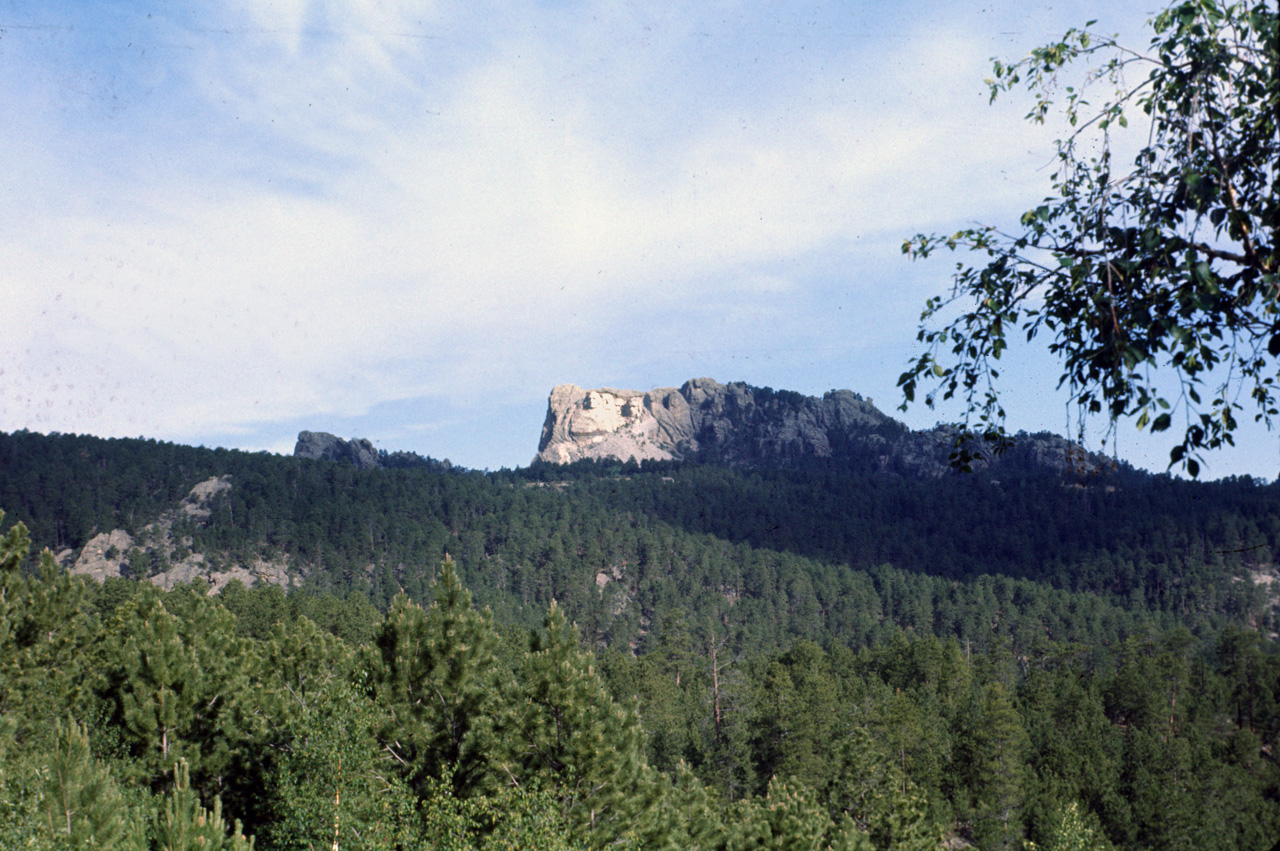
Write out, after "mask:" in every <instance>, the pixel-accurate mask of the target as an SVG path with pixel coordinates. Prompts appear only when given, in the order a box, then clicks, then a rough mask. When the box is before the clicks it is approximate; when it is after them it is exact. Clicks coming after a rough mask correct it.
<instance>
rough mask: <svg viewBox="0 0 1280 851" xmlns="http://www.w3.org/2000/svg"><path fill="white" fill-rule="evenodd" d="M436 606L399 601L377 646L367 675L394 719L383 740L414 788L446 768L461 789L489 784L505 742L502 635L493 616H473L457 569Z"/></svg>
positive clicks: (449, 566)
mask: <svg viewBox="0 0 1280 851" xmlns="http://www.w3.org/2000/svg"><path fill="white" fill-rule="evenodd" d="M434 593H435V600H434V601H433V602H432V604H431V607H430V608H429V609H427V610H426V611H424V610H423V609H422V607H421V606H418V605H417V604H416V603H414V602H412V601H411V600H410V599H409V598H408V597H407V596H406V595H403V594H401V595H399V596H397V597H396V599H395V601H394V602H393V603H392V606H391V611H390V612H388V613H387V617H386V618H385V619H384V620H383V622H382V625H381V627H380V628H379V631H378V634H377V636H376V638H375V640H374V648H375V649H374V653H373V655H372V656H371V658H370V659H369V663H368V670H369V672H370V674H371V677H372V685H373V687H374V689H375V691H376V693H377V695H378V699H379V702H380V704H381V705H382V706H383V707H384V708H385V710H386V711H387V713H388V714H389V720H388V721H387V723H386V724H385V725H384V729H383V731H382V733H381V738H382V740H383V742H384V744H385V746H386V748H387V750H388V752H389V753H391V754H392V755H393V757H394V758H395V760H396V762H397V763H398V764H399V766H400V770H401V773H402V774H403V775H404V776H405V777H406V779H408V780H409V782H410V783H411V784H412V785H413V786H414V788H422V787H423V784H424V783H425V780H426V778H428V777H435V778H439V777H441V776H443V775H444V772H445V769H446V767H448V769H449V771H450V772H451V776H452V778H453V783H454V786H455V789H456V791H457V792H459V793H460V794H463V795H465V794H468V793H470V792H471V791H474V790H478V789H480V788H483V787H484V786H486V785H488V784H489V782H490V781H491V780H492V778H491V777H489V775H488V772H489V771H490V762H491V760H492V759H493V756H494V753H495V751H496V750H498V748H499V746H500V743H499V742H498V741H496V740H495V738H494V736H493V722H494V717H495V715H496V713H497V711H498V708H499V705H500V700H499V697H500V695H499V668H498V665H497V657H496V655H495V652H494V651H495V645H496V642H497V637H496V634H495V633H494V631H493V627H492V625H491V623H490V619H489V616H488V613H487V612H486V613H483V614H482V613H480V612H477V611H475V609H474V608H473V607H472V605H471V595H470V594H469V593H468V592H467V591H466V589H464V588H463V587H462V584H461V582H459V580H458V576H457V573H456V572H455V571H454V567H453V563H452V562H450V561H447V560H446V561H445V563H444V564H443V565H441V568H440V576H439V578H438V579H437V581H436V583H435V588H434Z"/></svg>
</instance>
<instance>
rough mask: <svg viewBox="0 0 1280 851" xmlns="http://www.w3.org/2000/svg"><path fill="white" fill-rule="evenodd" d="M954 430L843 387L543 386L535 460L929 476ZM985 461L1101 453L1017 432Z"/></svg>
mask: <svg viewBox="0 0 1280 851" xmlns="http://www.w3.org/2000/svg"><path fill="white" fill-rule="evenodd" d="M957 435H958V432H957V431H956V429H954V428H951V427H945V426H943V427H938V428H935V429H930V430H926V431H912V430H910V429H908V428H907V427H906V426H905V425H904V424H902V423H901V422H899V421H897V420H895V419H893V418H892V417H890V416H888V415H886V414H884V413H883V412H881V411H880V410H879V409H877V408H876V407H875V405H873V404H872V403H871V402H869V401H868V400H866V399H864V398H863V397H862V396H860V395H858V394H857V393H854V392H852V391H849V390H832V391H829V392H827V393H825V394H823V395H822V396H821V397H820V398H819V397H814V396H804V395H802V394H800V393H795V392H791V391H786V390H781V391H775V390H772V389H770V388H768V387H764V388H761V387H752V386H751V385H748V384H743V383H731V384H721V383H719V382H717V381H714V380H712V379H710V378H697V379H693V380H691V381H686V382H685V383H684V384H683V385H682V386H680V387H679V388H675V387H663V388H659V389H656V390H650V391H648V392H644V391H638V390H618V389H615V388H610V387H605V388H599V389H595V390H586V389H583V388H581V387H578V386H577V385H574V384H562V385H560V386H558V387H556V388H554V389H553V390H552V391H551V396H550V398H549V400H548V403H547V417H546V421H545V422H544V424H543V427H542V436H541V439H540V440H539V443H538V455H537V458H536V459H535V460H538V461H544V462H548V463H552V464H569V463H572V462H574V461H578V460H582V459H605V458H614V459H618V460H621V461H627V460H630V459H635V460H636V461H647V460H696V461H701V462H706V463H718V464H727V465H730V466H770V467H804V468H827V469H831V470H833V471H838V472H844V473H869V472H880V473H893V474H899V475H906V476H922V477H929V476H939V475H943V474H945V473H947V472H948V471H949V469H950V467H949V465H948V456H949V455H950V454H951V453H952V452H953V451H954V450H955V448H956V437H957ZM988 463H990V462H988V461H987V460H985V459H984V460H979V462H978V465H979V466H986V465H987V464H988ZM995 463H998V464H999V465H1000V466H1006V465H1023V466H1028V467H1032V468H1034V469H1037V470H1046V471H1051V472H1055V473H1060V474H1070V473H1081V472H1085V473H1088V472H1094V471H1096V470H1098V469H1100V468H1101V467H1102V466H1103V465H1104V464H1105V463H1106V459H1102V458H1099V457H1097V456H1094V455H1091V454H1089V453H1086V452H1084V451H1083V450H1081V449H1080V448H1079V447H1077V446H1075V444H1072V443H1071V442H1070V441H1067V440H1065V439H1063V438H1061V437H1057V436H1056V435H1049V434H1039V435H1020V436H1019V439H1018V440H1017V441H1016V442H1015V445H1014V448H1013V450H1011V451H1010V452H1009V453H1008V454H1007V455H1004V456H1001V457H1000V458H999V459H997V460H996V462H995Z"/></svg>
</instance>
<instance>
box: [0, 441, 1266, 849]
mask: <svg viewBox="0 0 1280 851" xmlns="http://www.w3.org/2000/svg"><path fill="white" fill-rule="evenodd" d="M330 438H331V436H325V435H317V434H312V435H311V436H310V437H309V438H308V439H307V441H305V443H304V442H302V441H300V444H302V445H303V446H304V449H305V450H306V451H308V452H316V453H318V454H319V455H320V457H318V458H303V457H280V456H274V455H268V454H265V453H256V454H255V453H244V452H236V451H228V450H208V449H203V448H193V447H186V446H178V445H174V444H167V443H161V442H156V441H146V440H103V439H99V438H93V437H85V436H75V435H47V436H46V435H38V434H31V433H27V432H19V433H15V434H4V435H0V505H3V507H4V508H6V509H7V510H8V511H9V514H8V516H6V517H5V518H4V522H3V524H0V534H4V533H5V532H6V531H8V534H7V536H6V537H5V540H4V541H3V542H2V543H3V547H0V550H2V551H0V627H2V628H0V721H2V722H3V725H4V726H3V727H0V731H11V734H10V732H5V733H4V736H5V738H4V739H2V740H0V741H3V743H4V744H3V747H0V769H3V773H2V774H0V792H4V795H0V842H2V843H3V844H6V846H8V845H14V846H15V847H26V846H28V845H30V846H31V847H45V846H42V845H39V844H38V843H37V844H35V845H32V842H34V841H35V840H32V839H30V837H37V836H41V835H43V833H42V831H46V830H47V825H49V824H57V822H51V821H50V820H49V819H48V818H47V813H46V812H45V810H44V809H41V808H43V807H46V804H48V803H49V802H50V801H58V800H63V798H60V797H56V796H62V795H70V794H71V792H69V791H68V789H69V788H70V787H69V786H68V785H67V784H68V783H72V782H80V781H78V780H74V778H77V777H83V778H88V779H87V780H85V781H84V782H86V783H88V782H89V781H90V780H92V782H93V783H94V784H97V785H94V786H92V787H91V788H92V789H93V790H94V791H93V792H92V794H91V797H90V799H89V800H91V801H93V802H97V803H87V804H85V805H84V807H85V809H84V810H83V812H85V813H86V814H92V818H94V819H97V820H98V821H96V822H94V823H95V824H98V825H99V826H100V828H101V826H102V825H107V824H114V825H115V827H114V828H112V829H113V830H117V831H121V832H124V831H128V830H134V831H136V830H139V829H140V828H138V827H137V826H138V825H140V824H143V823H144V822H145V821H146V820H147V819H150V822H147V823H149V824H151V825H153V827H151V828H149V830H150V831H151V835H153V836H156V837H159V836H162V835H164V834H163V830H166V829H168V828H163V825H164V824H170V823H173V822H172V820H173V819H177V820H178V822H179V823H185V822H182V819H183V818H187V819H189V821H190V822H191V823H192V824H195V825H203V827H200V828H199V829H202V830H207V829H208V828H207V826H208V825H209V824H214V825H215V826H216V830H217V831H218V832H217V833H216V834H211V836H215V837H216V836H223V837H226V829H227V827H229V824H228V825H223V824H221V823H218V822H216V821H214V822H211V821H209V819H208V818H207V817H205V816H201V815H200V813H199V812H198V811H197V810H196V809H192V808H193V807H195V806H196V803H202V804H203V805H204V806H213V802H214V801H215V800H219V801H221V802H222V805H224V806H225V807H226V808H227V812H229V813H232V814H234V815H235V816H236V817H237V818H241V819H243V820H244V829H245V831H246V832H248V833H252V834H254V836H255V839H256V840H257V845H256V847H259V848H267V849H271V848H282V849H283V848H292V847H297V845H298V843H299V842H301V841H302V839H303V838H306V841H307V842H310V843H311V844H313V845H314V844H316V843H317V842H323V843H329V842H331V841H332V836H333V833H332V831H333V824H334V823H335V819H336V820H339V821H340V822H341V823H347V824H349V825H352V826H358V827H359V831H360V833H359V836H360V837H365V839H360V840H359V841H357V835H356V834H354V833H353V834H351V837H350V841H349V842H347V843H346V844H344V845H343V847H377V848H383V847H395V848H420V847H422V848H425V847H428V846H429V845H430V844H432V843H437V840H438V839H439V838H440V837H445V836H448V837H450V840H449V841H451V842H453V843H454V846H451V847H459V848H468V849H471V848H477V849H479V848H495V849H497V848H505V847H546V848H563V849H568V848H605V847H614V846H617V845H619V844H621V845H629V847H636V848H654V849H658V848H673V847H679V848H707V849H716V850H717V851H740V850H741V849H747V848H760V849H777V851H783V849H787V851H790V849H792V848H795V847H814V848H824V847H828V846H830V847H832V848H837V847H839V848H858V849H862V851H871V850H872V849H874V851H890V849H900V848H912V849H916V848H918V849H922V851H923V849H931V850H932V849H941V848H944V847H945V848H957V847H976V848H979V849H982V851H986V849H992V851H994V850H995V849H1004V848H1015V847H1021V843H1022V841H1023V840H1024V839H1032V840H1034V841H1036V842H1037V843H1040V844H1041V845H1042V846H1043V847H1050V848H1053V847H1063V846H1061V841H1065V840H1063V839H1062V837H1064V836H1066V837H1076V839H1079V838H1080V837H1085V838H1088V837H1092V839H1090V842H1091V843H1092V844H1091V845H1089V846H1087V847H1099V848H1108V847H1114V848H1120V849H1125V851H1130V849H1131V851H1141V850H1142V849H1161V851H1163V849H1169V851H1173V849H1182V848H1191V847H1194V848H1222V849H1229V850H1230V851H1236V849H1239V851H1244V849H1250V848H1255V847H1259V846H1260V844H1263V843H1265V842H1266V841H1270V840H1269V839H1268V837H1270V836H1271V835H1273V834H1274V833H1275V832H1277V831H1280V804H1278V803H1277V802H1278V801H1280V769H1277V766H1276V763H1275V761H1274V760H1273V759H1271V757H1270V754H1271V753H1273V752H1274V749H1275V747H1276V746H1278V745H1280V703H1278V702H1277V699H1276V695H1277V694H1280V657H1277V655H1276V654H1275V652H1274V651H1275V642H1274V641H1272V640H1271V633H1272V632H1273V630H1274V628H1275V626H1276V617H1275V613H1274V611H1273V609H1272V608H1271V603H1270V601H1269V600H1268V599H1267V597H1266V595H1265V593H1264V590H1265V588H1266V587H1267V585H1268V582H1267V580H1269V579H1271V578H1273V577H1274V576H1275V572H1274V567H1273V565H1272V548H1273V547H1274V546H1275V542H1276V537H1277V532H1278V530H1280V500H1277V499H1276V496H1277V490H1276V487H1275V486H1274V485H1261V484H1259V483H1256V482H1253V481H1251V480H1232V481H1225V482H1218V483H1189V482H1183V481H1178V480H1173V479H1170V478H1167V477H1159V476H1156V477H1152V476H1145V475H1140V474H1136V473H1133V472H1132V471H1127V470H1123V469H1121V470H1117V471H1114V472H1112V473H1109V474H1108V475H1106V476H1092V477H1086V478H1083V479H1081V478H1076V477H1068V478H1064V477H1063V476H1061V475H1059V474H1057V473H1055V472H1054V471H1052V470H1050V469H1045V468H1043V467H1036V466H1027V467H1017V466H1012V465H1011V466H1007V467H1005V468H1004V469H1003V470H1001V471H1000V472H999V475H998V476H997V475H996V474H995V473H994V472H993V471H992V470H990V469H988V470H986V471H984V472H980V473H976V474H970V475H943V476H937V477H915V476H906V475H901V474H897V473H888V474H886V473H885V472H882V471H881V472H874V473H869V474H863V475H851V474H841V473H837V472H833V471H832V470H830V469H812V468H797V467H785V466H769V465H762V466H755V467H750V466H741V465H736V466H735V465H725V464H707V463H698V462H696V461H676V460H668V461H656V462H652V461H647V462H645V463H644V464H639V463H636V462H635V461H629V462H622V461H619V460H617V459H616V458H607V459H603V460H583V461H578V462H576V463H573V464H568V465H560V464H549V463H536V464H534V465H532V466H531V467H529V468H526V469H521V470H502V471H497V472H491V473H480V472H476V471H468V470H463V469H459V468H454V467H450V466H448V465H447V464H445V463H443V462H434V461H432V460H431V459H425V458H419V457H418V456H411V457H410V456H407V455H405V456H401V457H398V458H395V459H386V458H380V457H379V458H370V457H368V456H362V455H361V454H360V453H359V452H356V451H353V447H352V444H355V447H354V448H355V449H356V450H358V449H360V448H361V447H362V444H361V442H360V441H350V442H348V441H339V440H338V439H337V438H333V439H332V440H331V439H330ZM337 443H342V444H345V448H344V447H343V446H338V445H337ZM366 448H367V447H366ZM326 452H331V453H332V454H333V455H335V456H336V457H338V458H340V459H343V460H325V453H326ZM362 459H363V460H362ZM369 461H376V463H365V462H369ZM358 462H359V463H360V464H361V465H360V466H357V463H358ZM14 520H21V521H23V522H24V523H26V524H28V525H29V526H30V527H31V533H32V537H33V539H34V541H35V544H36V546H37V547H39V546H44V545H47V546H49V547H51V548H52V549H53V550H54V551H55V552H56V554H57V558H58V561H60V562H61V564H62V565H64V566H65V567H68V568H71V569H72V570H73V571H76V572H78V573H81V574H83V576H84V577H85V578H86V579H89V580H90V581H87V582H80V581H76V579H75V577H72V576H69V575H68V574H66V573H65V572H59V570H58V569H57V568H55V566H54V563H53V558H52V556H51V557H50V558H49V559H48V560H46V562H45V563H43V564H40V565H37V564H35V563H34V562H33V559H31V558H26V559H24V558H22V556H21V551H22V550H24V549H25V547H24V546H23V544H22V541H21V536H20V535H18V531H17V530H16V529H10V528H9V524H10V523H11V522H12V521H14ZM286 588H287V589H288V593H287V594H286V593H285V589H286ZM161 589H166V590H161ZM211 589H212V590H213V591H216V592H217V593H216V594H214V593H210V590H211ZM467 589H469V592H468V590H467ZM402 592H403V593H402ZM472 600H474V601H475V604H476V605H475V607H473V605H472ZM485 610H487V611H485ZM571 624H574V625H571ZM170 706H172V707H175V708H174V710H173V713H172V714H171V715H168V716H166V715H163V714H162V713H161V714H157V713H156V712H152V709H154V708H155V707H170ZM166 711H168V710H166ZM64 716H65V717H70V718H73V719H75V720H76V722H77V723H78V724H83V725H84V726H83V727H76V728H71V727H67V726H65V725H64V726H61V727H56V728H55V729H51V728H50V726H49V724H48V718H49V717H64ZM166 718H168V719H169V720H165V719H166ZM157 719H159V720H157ZM334 729H341V730H343V735H342V736H340V737H337V738H335V737H334V736H333V735H332V732H331V731H332V730H334ZM77 730H79V732H76V731H77ZM553 730H554V731H555V732H554V735H553V734H552V733H551V732H550V731H553ZM325 731H329V732H328V733H326V732H325ZM78 737H79V738H78ZM78 743H79V744H78ZM77 754H78V755H79V756H77ZM177 757H181V759H183V760H185V761H186V764H187V765H188V766H189V772H190V773H189V779H186V775H180V774H179V773H177V772H175V770H174V769H173V768H172V767H171V764H170V763H171V760H173V759H175V758H177ZM50 760H54V761H53V762H51V761H50ZM57 760H61V762H57ZM59 766H61V768H59ZM68 766H70V768H68ZM58 772H63V773H58ZM77 772H78V773H77ZM50 777H56V778H72V779H71V780H59V781H58V783H61V784H62V785H60V786H57V788H56V789H54V787H53V786H50V785H49V782H50V781H49V780H48V778H50ZM583 778H587V779H588V780H589V783H590V785H589V786H587V787H585V788H586V789H588V792H587V793H585V794H584V792H583V791H582V790H583V789H584V787H583V786H582V785H581V784H580V781H581V780H582V779H583ZM186 783H189V784H190V787H189V788H190V789H191V790H193V791H190V792H186V791H184V789H187V788H188V787H186V786H184V784H186ZM113 784H114V785H113ZM80 788H81V787H78V786H77V787H75V789H80ZM84 788H86V789H88V788H90V787H88V786H86V787H84ZM50 789H54V791H52V792H51V791H48V790H50ZM120 789H131V790H133V791H132V792H131V793H130V794H129V795H128V796H122V794H123V793H121V792H120V791H119V790H120ZM113 790H115V791H113ZM72 791H74V790H72ZM76 794H80V793H78V792H77V793H76ZM85 794H89V793H88V792H86V793H85ZM183 795H188V797H187V798H183V797H182V796H183ZM50 796H55V797H50ZM113 796H114V797H113ZM112 801H116V802H117V803H116V804H114V805H111V804H110V802H112ZM182 801H187V803H185V804H181V806H179V804H180V803H181V802H182ZM339 801H340V802H341V807H340V808H339V807H337V806H336V805H337V803H338V802H339ZM326 802H333V804H332V805H331V804H329V803H326ZM109 805H111V806H115V809H114V810H109V809H108V806H109ZM331 806H333V809H328V808H329V807H331ZM183 807H186V809H182V808H183ZM110 812H114V813H116V815H115V816H109V813H110ZM183 812H186V813H187V815H186V816H182V815H181V814H182V813H183ZM164 813H170V815H166V816H163V818H162V817H161V815H160V814H164ZM173 813H178V814H177V815H173ZM317 813H319V815H316V814H317ZM601 813H607V814H609V815H608V818H601V817H600V814H601ZM148 814H150V815H148ZM1073 814H1074V815H1073ZM89 817H90V816H89V815H85V816H84V818H86V819H87V818H89ZM110 818H115V819H116V820H115V821H114V822H112V821H110ZM165 819H170V821H169V822H166V821H165ZM67 823H68V824H70V823H71V821H70V820H68V822H67ZM42 825H43V826H44V827H42ZM129 825H133V827H129ZM101 829H105V828H101ZM191 829H193V830H194V829H196V828H191ZM1064 831H1066V832H1065V833H1064ZM122 835H123V833H122ZM135 836H136V834H135ZM396 837H398V838H396ZM431 837H435V839H432V838H431ZM366 839H367V842H368V844H363V843H365V841H366ZM139 841H140V840H139ZM154 841H155V842H159V841H160V840H159V839H156V840H154ZM227 842H228V843H232V842H233V839H231V838H227ZM504 843H505V844H504ZM803 843H807V845H806V844H803ZM815 843H816V844H815ZM437 844H438V843H437ZM49 847H54V846H52V845H51V846H49ZM120 847H126V846H124V845H121V846H120ZM128 847H139V848H142V847H148V846H146V845H136V846H128ZM155 847H160V846H159V845H155ZM212 847H217V846H212ZM222 847H233V846H232V844H227V845H224V846H222ZM235 847H243V845H241V846H235Z"/></svg>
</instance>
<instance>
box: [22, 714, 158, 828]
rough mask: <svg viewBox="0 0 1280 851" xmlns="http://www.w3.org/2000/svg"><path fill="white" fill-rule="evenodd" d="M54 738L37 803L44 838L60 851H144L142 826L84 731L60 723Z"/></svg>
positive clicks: (71, 723) (68, 723) (77, 726)
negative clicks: (67, 850) (89, 850)
mask: <svg viewBox="0 0 1280 851" xmlns="http://www.w3.org/2000/svg"><path fill="white" fill-rule="evenodd" d="M55 737H56V744H55V748H54V750H53V752H52V753H50V754H49V755H48V756H47V757H46V760H45V771H44V783H43V790H42V792H43V794H42V796H41V804H40V809H41V815H42V821H43V823H44V825H43V826H44V827H46V828H47V829H48V834H47V835H48V836H49V837H50V838H51V839H52V841H53V842H54V843H55V844H57V845H58V846H59V847H65V848H75V849H79V848H111V849H120V851H146V847H147V845H146V833H145V829H144V826H143V824H142V822H141V821H140V820H139V819H138V818H137V817H136V815H135V813H134V812H133V811H132V810H131V808H130V807H129V804H128V802H127V801H126V800H125V799H124V796H123V795H121V794H120V789H119V787H118V786H117V785H116V782H115V780H114V778H113V777H112V776H111V772H110V771H109V770H108V769H107V768H106V766H104V765H103V764H102V763H101V762H99V761H98V760H95V759H94V758H93V754H92V753H90V750H89V736H88V733H87V732H86V731H85V728H84V727H82V726H81V725H79V724H76V723H74V722H70V721H68V722H65V723H63V722H60V723H59V724H58V725H57V730H56V734H55Z"/></svg>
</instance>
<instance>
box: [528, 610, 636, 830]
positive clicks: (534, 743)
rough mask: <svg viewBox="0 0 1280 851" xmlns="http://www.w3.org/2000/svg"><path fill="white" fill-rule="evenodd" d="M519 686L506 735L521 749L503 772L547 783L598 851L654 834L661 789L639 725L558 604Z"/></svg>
mask: <svg viewBox="0 0 1280 851" xmlns="http://www.w3.org/2000/svg"><path fill="white" fill-rule="evenodd" d="M521 685H522V690H523V693H524V700H523V702H522V703H521V704H520V705H519V706H518V707H517V709H516V711H515V717H514V718H513V719H511V721H510V722H509V724H510V728H509V730H507V731H506V733H507V735H508V736H509V737H510V740H511V744H512V746H513V747H514V748H515V753H514V758H513V761H512V763H511V764H509V765H504V766H503V767H504V768H505V769H506V771H507V773H508V776H509V777H510V778H511V780H512V781H514V782H515V783H518V784H521V785H523V784H525V783H526V782H528V781H529V780H531V779H533V778H535V777H543V778H546V779H547V780H548V781H549V782H550V783H551V788H552V789H553V790H554V795H555V797H556V800H557V801H558V802H559V804H560V806H561V807H562V809H563V812H564V814H565V816H566V818H567V819H568V820H569V822H570V823H571V824H572V825H573V827H574V829H575V834H576V835H577V836H578V837H580V838H581V839H582V840H583V841H584V842H585V843H586V844H587V845H588V846H590V847H592V848H601V847H604V846H605V845H608V844H611V843H614V842H619V841H622V840H623V839H624V838H625V837H628V836H632V837H636V836H641V835H644V834H645V833H647V832H650V831H652V830H654V829H655V827H654V824H653V822H652V821H651V816H652V813H653V808H654V805H655V803H656V800H657V795H658V789H659V787H658V785H657V783H656V782H655V778H653V777H652V776H651V773H650V771H649V768H648V766H647V765H646V764H645V761H644V753H643V742H642V739H643V734H642V731H641V728H640V723H639V719H638V718H637V717H636V714H635V712H634V710H631V709H628V708H625V707H623V706H621V705H619V704H617V703H616V702H615V701H614V700H613V699H612V697H610V695H609V691H608V688H607V687H606V686H605V684H604V682H603V680H601V678H600V677H599V676H598V675H597V674H596V672H595V668H594V665H593V663H592V659H591V657H590V655H589V654H588V653H587V652H586V651H584V650H583V649H582V648H581V647H580V646H579V644H578V636H577V630H576V629H575V628H573V627H571V626H570V625H569V624H568V622H567V621H566V620H565V618H564V615H563V614H562V613H561V611H560V608H559V606H557V605H556V604H555V603H554V602H553V603H552V605H551V608H550V610H549V611H548V613H547V617H546V621H545V622H544V626H543V629H542V630H541V631H539V632H537V633H535V635H534V638H533V641H532V644H531V649H530V652H529V654H528V655H527V656H526V657H525V664H524V675H523V682H522V684H521Z"/></svg>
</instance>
